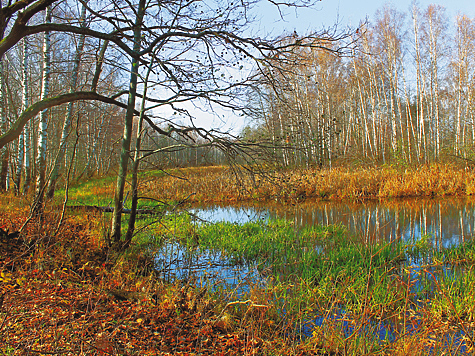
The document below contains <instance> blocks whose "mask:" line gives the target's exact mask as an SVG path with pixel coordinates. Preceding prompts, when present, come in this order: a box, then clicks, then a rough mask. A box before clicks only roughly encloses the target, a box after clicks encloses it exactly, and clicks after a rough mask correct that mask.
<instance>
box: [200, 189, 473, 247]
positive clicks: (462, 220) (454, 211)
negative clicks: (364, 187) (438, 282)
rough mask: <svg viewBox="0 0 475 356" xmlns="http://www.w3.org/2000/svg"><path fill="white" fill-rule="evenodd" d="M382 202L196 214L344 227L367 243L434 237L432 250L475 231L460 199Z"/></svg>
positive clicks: (210, 218)
mask: <svg viewBox="0 0 475 356" xmlns="http://www.w3.org/2000/svg"><path fill="white" fill-rule="evenodd" d="M402 202H406V203H405V204H404V203H397V204H393V205H390V204H389V205H388V204H384V203H378V202H369V203H360V204H357V203H351V202H350V203H344V202H321V201H317V202H310V203H304V204H300V205H282V204H281V205H278V204H275V203H273V204H261V205H254V206H250V205H249V206H245V205H241V206H208V207H201V208H195V209H193V210H192V212H193V213H194V214H196V215H197V216H198V217H200V218H201V219H203V220H206V221H209V222H218V221H228V222H233V223H244V222H247V221H255V220H258V219H262V220H264V219H268V218H285V219H288V220H292V221H294V223H295V225H296V226H309V225H316V224H322V225H331V224H342V225H343V226H345V227H346V228H347V229H348V230H349V232H350V233H351V234H353V235H356V236H359V237H360V238H361V240H362V241H363V242H365V243H369V242H374V241H392V240H395V239H403V240H404V241H406V242H408V243H411V242H415V241H417V240H418V239H420V237H421V236H422V235H424V234H430V235H431V237H432V243H433V247H434V248H436V249H440V248H447V247H450V246H454V245H459V244H460V243H462V242H464V241H466V240H467V239H470V238H471V237H472V235H473V234H474V231H475V206H474V204H473V202H470V203H468V202H466V201H465V200H464V199H461V198H457V199H454V198H450V199H447V198H445V199H432V200H427V199H425V200H424V199H419V200H403V201H402Z"/></svg>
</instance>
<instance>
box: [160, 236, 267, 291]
mask: <svg viewBox="0 0 475 356" xmlns="http://www.w3.org/2000/svg"><path fill="white" fill-rule="evenodd" d="M155 265H156V269H157V271H158V272H159V273H160V275H161V277H162V278H164V279H166V280H169V281H173V280H176V279H178V280H192V281H194V283H195V284H196V285H202V286H205V285H206V286H208V285H211V286H213V287H215V288H227V289H230V290H234V291H235V292H236V293H237V294H241V293H243V292H246V291H247V290H248V289H249V285H250V284H253V285H262V283H265V279H264V277H262V276H261V274H260V273H259V271H258V269H257V266H255V265H235V264H233V263H232V261H230V259H229V258H227V257H226V256H224V255H223V254H221V253H220V252H212V251H207V250H205V251H201V250H199V249H193V250H188V249H187V248H186V247H182V246H180V245H179V244H177V243H168V244H165V245H164V246H163V247H162V248H161V250H160V251H159V252H158V254H157V256H156V257H155Z"/></svg>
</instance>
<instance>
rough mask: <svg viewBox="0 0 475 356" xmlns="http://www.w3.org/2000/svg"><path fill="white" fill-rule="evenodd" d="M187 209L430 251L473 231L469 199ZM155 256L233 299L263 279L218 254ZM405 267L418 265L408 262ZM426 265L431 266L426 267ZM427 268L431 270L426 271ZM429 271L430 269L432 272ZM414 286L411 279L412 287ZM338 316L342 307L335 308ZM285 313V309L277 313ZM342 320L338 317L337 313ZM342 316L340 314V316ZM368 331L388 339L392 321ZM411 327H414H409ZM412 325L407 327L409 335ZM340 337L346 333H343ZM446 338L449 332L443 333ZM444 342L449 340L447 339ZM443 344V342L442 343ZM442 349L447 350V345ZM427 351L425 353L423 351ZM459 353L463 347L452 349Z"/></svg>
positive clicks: (307, 331) (174, 273)
mask: <svg viewBox="0 0 475 356" xmlns="http://www.w3.org/2000/svg"><path fill="white" fill-rule="evenodd" d="M190 212H191V213H192V214H193V216H195V218H196V223H198V224H199V223H201V222H203V221H207V222H219V221H227V222H232V223H245V222H248V221H257V220H268V219H274V218H281V219H282V218H283V219H287V220H291V221H293V222H294V224H295V226H296V228H297V229H298V228H301V227H304V226H311V225H317V224H322V225H332V224H339V225H343V226H345V227H346V228H347V230H348V231H349V233H350V234H352V235H354V236H356V237H358V238H359V239H360V240H361V242H362V243H365V244H370V243H374V242H385V241H392V240H396V239H402V240H404V241H406V242H408V243H413V242H415V241H417V240H418V239H420V238H421V237H422V236H424V235H429V236H430V239H429V241H431V243H432V245H433V248H434V249H443V248H448V247H451V246H456V245H459V244H461V243H464V242H467V241H468V240H470V239H471V238H472V236H474V234H475V198H471V197H463V198H453V197H450V198H436V199H420V198H419V199H398V200H385V201H367V202H360V203H356V202H335V201H306V202H303V203H300V204H277V203H270V202H266V203H259V204H256V203H253V204H234V205H200V206H198V207H194V208H193V209H191V210H190ZM164 249H165V250H164V251H162V253H161V254H160V255H158V256H157V262H159V263H158V264H159V265H161V266H163V267H164V268H163V272H164V273H166V274H168V276H169V277H171V278H172V279H174V278H179V279H183V278H185V279H188V278H192V279H193V280H194V281H195V283H197V284H207V285H210V284H211V285H212V286H213V287H217V288H219V289H222V290H227V291H229V292H230V293H229V294H228V298H229V299H230V300H234V299H236V298H239V295H240V294H241V293H243V292H246V291H247V290H248V285H249V284H252V285H257V284H263V285H265V284H266V283H267V277H266V276H265V275H263V274H262V273H261V271H260V269H259V266H257V265H243V266H236V265H233V264H231V263H230V261H229V259H228V258H227V257H226V256H224V255H222V254H221V253H219V252H212V251H200V250H199V249H196V250H193V251H191V250H186V249H185V248H184V247H182V246H179V245H178V244H168V245H165V246H164ZM409 265H410V266H408V268H411V269H414V271H416V270H417V268H419V266H418V265H417V263H415V262H414V261H410V262H409ZM431 268H432V267H431ZM438 268H441V269H442V273H445V274H450V273H455V271H454V270H452V269H451V268H446V267H445V266H438ZM431 271H432V270H431ZM433 272H434V273H435V270H434V271H433ZM417 286H418V284H417V283H416V282H415V281H414V286H413V288H417ZM338 312H339V313H341V314H342V315H344V310H343V309H341V310H338ZM283 313H284V314H285V311H284V312H283ZM342 318H343V317H342ZM343 319H345V318H343ZM322 323H323V318H322V317H321V316H316V317H315V319H309V320H306V321H305V323H304V324H303V325H301V335H302V336H310V335H311V333H312V331H313V330H314V328H315V326H321V325H322ZM368 325H369V327H371V328H372V333H374V334H375V335H377V337H379V338H380V339H381V340H383V339H389V340H393V339H394V338H395V337H396V335H397V333H395V332H394V330H396V328H397V323H396V324H392V322H388V323H385V324H383V323H381V322H376V323H374V325H373V324H371V323H370V324H368ZM345 328H346V329H345V334H346V333H347V334H348V335H350V334H352V333H353V331H354V327H353V326H351V325H346V326H345ZM414 328H415V329H417V326H414ZM415 329H413V330H412V329H407V330H406V332H407V333H409V334H411V333H412V332H413V331H414V330H415ZM348 335H346V336H348ZM447 337H449V336H447ZM450 337H451V338H452V341H451V342H454V341H456V344H459V343H462V340H463V333H461V332H456V333H453V335H451V336H450ZM447 340H449V339H447ZM447 342H448V341H447ZM449 348H450V347H449ZM449 348H448V349H449ZM428 351H429V352H428V353H429V354H430V353H431V352H430V350H428ZM458 351H459V352H460V353H463V352H465V351H466V350H465V346H462V347H461V348H459V349H458Z"/></svg>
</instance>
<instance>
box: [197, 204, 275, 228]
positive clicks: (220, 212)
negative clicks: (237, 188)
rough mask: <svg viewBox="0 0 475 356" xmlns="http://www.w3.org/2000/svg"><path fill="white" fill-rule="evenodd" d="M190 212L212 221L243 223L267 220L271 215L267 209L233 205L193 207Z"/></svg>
mask: <svg viewBox="0 0 475 356" xmlns="http://www.w3.org/2000/svg"><path fill="white" fill-rule="evenodd" d="M190 212H191V213H193V214H195V215H197V216H198V217H199V218H200V219H203V220H205V221H207V222H210V223H216V222H221V221H226V222H230V223H239V224H242V223H245V222H249V221H256V220H265V219H268V218H269V216H270V214H269V212H267V211H262V210H256V209H253V208H239V207H231V206H228V207H211V208H205V209H191V210H190Z"/></svg>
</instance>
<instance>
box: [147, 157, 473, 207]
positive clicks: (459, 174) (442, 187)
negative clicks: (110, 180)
mask: <svg viewBox="0 0 475 356" xmlns="http://www.w3.org/2000/svg"><path fill="white" fill-rule="evenodd" d="M177 177H179V178H177ZM142 192H144V193H145V194H146V195H148V196H155V197H160V199H162V200H176V201H180V200H183V199H186V198H187V197H188V198H189V200H190V201H192V202H225V201H228V202H230V201H245V200H265V199H275V198H278V199H298V200H301V199H305V198H321V199H368V198H393V197H419V196H421V197H431V196H454V195H472V194H474V193H475V171H474V170H472V169H465V168H459V167H456V166H451V165H430V166H421V167H419V168H417V169H411V170H405V171H401V170H396V169H393V168H390V167H383V168H361V169H358V170H354V169H353V170H350V169H347V168H335V169H332V170H315V169H301V170H292V171H280V172H265V173H262V172H261V173H260V174H257V173H249V172H247V171H246V172H244V171H240V172H239V173H236V172H235V171H231V170H230V169H228V168H226V167H200V168H188V169H182V170H180V171H178V173H177V174H176V175H169V176H165V177H162V178H159V179H151V180H149V181H146V182H144V183H143V185H142Z"/></svg>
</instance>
